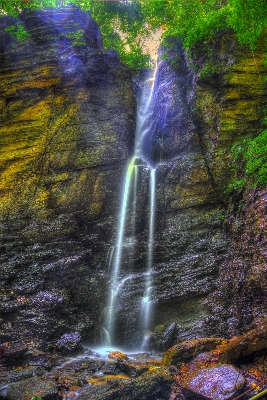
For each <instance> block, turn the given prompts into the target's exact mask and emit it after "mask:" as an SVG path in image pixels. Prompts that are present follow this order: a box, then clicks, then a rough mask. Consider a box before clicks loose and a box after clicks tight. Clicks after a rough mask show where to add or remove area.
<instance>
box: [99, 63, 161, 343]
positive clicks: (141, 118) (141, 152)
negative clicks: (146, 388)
mask: <svg viewBox="0 0 267 400" xmlns="http://www.w3.org/2000/svg"><path fill="white" fill-rule="evenodd" d="M156 71H157V69H156V70H155V71H154V74H153V77H152V78H150V79H148V80H147V81H146V82H145V83H144V86H143V88H142V91H141V95H140V96H139V97H138V99H137V117H136V132H135V151H134V155H133V157H132V158H131V159H130V160H129V163H128V166H127V170H126V173H125V178H124V187H123V196H122V202H121V212H120V220H119V227H118V231H117V239H116V246H115V249H114V256H113V263H112V265H111V268H110V269H111V281H110V293H109V301H108V306H107V312H106V319H105V327H106V330H107V332H108V335H109V340H110V343H109V344H110V345H113V343H114V339H115V337H114V336H115V329H116V310H115V309H116V300H117V296H118V294H119V291H120V289H121V288H122V286H123V284H124V282H126V281H127V280H128V279H130V277H131V275H130V271H129V275H127V276H126V277H125V276H124V277H123V278H120V271H121V264H122V256H123V242H124V239H125V230H126V223H127V216H128V215H129V214H131V218H132V221H131V232H132V235H133V236H134V234H135V227H136V214H137V182H138V159H139V160H140V159H141V160H142V161H143V162H145V163H146V164H147V166H148V167H149V168H150V178H149V180H150V182H149V188H150V189H149V198H150V207H149V208H150V210H149V212H150V216H149V227H148V241H147V243H148V245H147V263H146V264H147V265H146V274H145V275H146V279H145V288H144V296H143V298H142V299H141V305H140V319H142V329H143V330H144V335H145V331H146V330H147V329H148V327H149V322H150V318H151V309H152V300H151V297H150V292H151V290H152V285H153V282H152V268H153V248H154V231H155V228H154V224H155V207H156V168H155V167H153V168H152V167H151V166H150V165H149V161H150V160H149V156H150V138H151V135H152V133H153V129H154V125H155V118H154V116H153V91H154V81H155V76H156ZM130 196H132V197H133V200H132V202H131V204H129V203H130ZM132 246H134V244H132ZM132 250H133V249H132Z"/></svg>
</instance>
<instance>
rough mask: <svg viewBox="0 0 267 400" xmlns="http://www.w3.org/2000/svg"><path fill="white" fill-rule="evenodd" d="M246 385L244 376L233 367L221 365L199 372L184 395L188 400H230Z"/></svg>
mask: <svg viewBox="0 0 267 400" xmlns="http://www.w3.org/2000/svg"><path fill="white" fill-rule="evenodd" d="M244 384H245V379H244V378H243V376H242V375H241V374H240V373H239V372H238V371H237V370H236V369H235V368H234V367H232V366H231V365H220V366H216V367H212V368H206V369H202V370H200V371H198V373H197V374H196V375H195V376H194V377H193V378H189V380H188V382H187V384H186V385H185V389H184V394H185V395H186V398H188V399H210V400H228V399H232V398H233V397H234V396H236V395H237V394H238V391H239V390H240V389H242V387H243V386H244Z"/></svg>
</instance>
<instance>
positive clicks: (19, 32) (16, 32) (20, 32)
mask: <svg viewBox="0 0 267 400" xmlns="http://www.w3.org/2000/svg"><path fill="white" fill-rule="evenodd" d="M5 31H6V32H8V33H9V34H10V36H11V37H16V38H17V40H18V41H19V42H23V41H24V40H26V39H27V38H28V37H30V34H29V33H28V32H27V31H26V30H25V28H24V27H23V26H22V25H10V26H9V27H8V28H5Z"/></svg>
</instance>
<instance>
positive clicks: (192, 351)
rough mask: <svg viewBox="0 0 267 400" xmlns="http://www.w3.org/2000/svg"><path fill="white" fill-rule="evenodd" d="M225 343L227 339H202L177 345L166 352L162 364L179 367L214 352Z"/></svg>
mask: <svg viewBox="0 0 267 400" xmlns="http://www.w3.org/2000/svg"><path fill="white" fill-rule="evenodd" d="M223 343H226V341H225V339H219V338H200V339H192V340H188V341H186V342H183V343H179V344H176V345H175V346H173V347H171V348H170V349H169V350H167V351H166V353H165V354H164V356H163V359H162V364H163V365H166V366H169V365H176V366H179V365H180V364H182V363H183V362H188V361H190V360H192V359H193V358H194V357H196V356H197V355H198V354H200V353H204V352H206V351H210V350H213V349H215V348H216V347H217V346H219V345H221V344H223Z"/></svg>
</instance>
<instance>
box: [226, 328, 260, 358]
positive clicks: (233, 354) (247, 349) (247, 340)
mask: <svg viewBox="0 0 267 400" xmlns="http://www.w3.org/2000/svg"><path fill="white" fill-rule="evenodd" d="M263 349H267V322H266V321H265V323H264V324H261V325H260V326H259V327H258V328H256V329H253V330H252V331H250V332H247V333H245V334H244V335H242V336H239V337H238V338H234V339H232V340H231V341H230V342H229V344H228V345H227V346H226V347H225V348H224V349H222V351H221V352H220V354H219V361H220V362H221V363H230V362H233V361H236V360H238V359H240V358H242V357H245V356H248V355H250V354H252V353H254V352H256V351H258V350H263Z"/></svg>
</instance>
